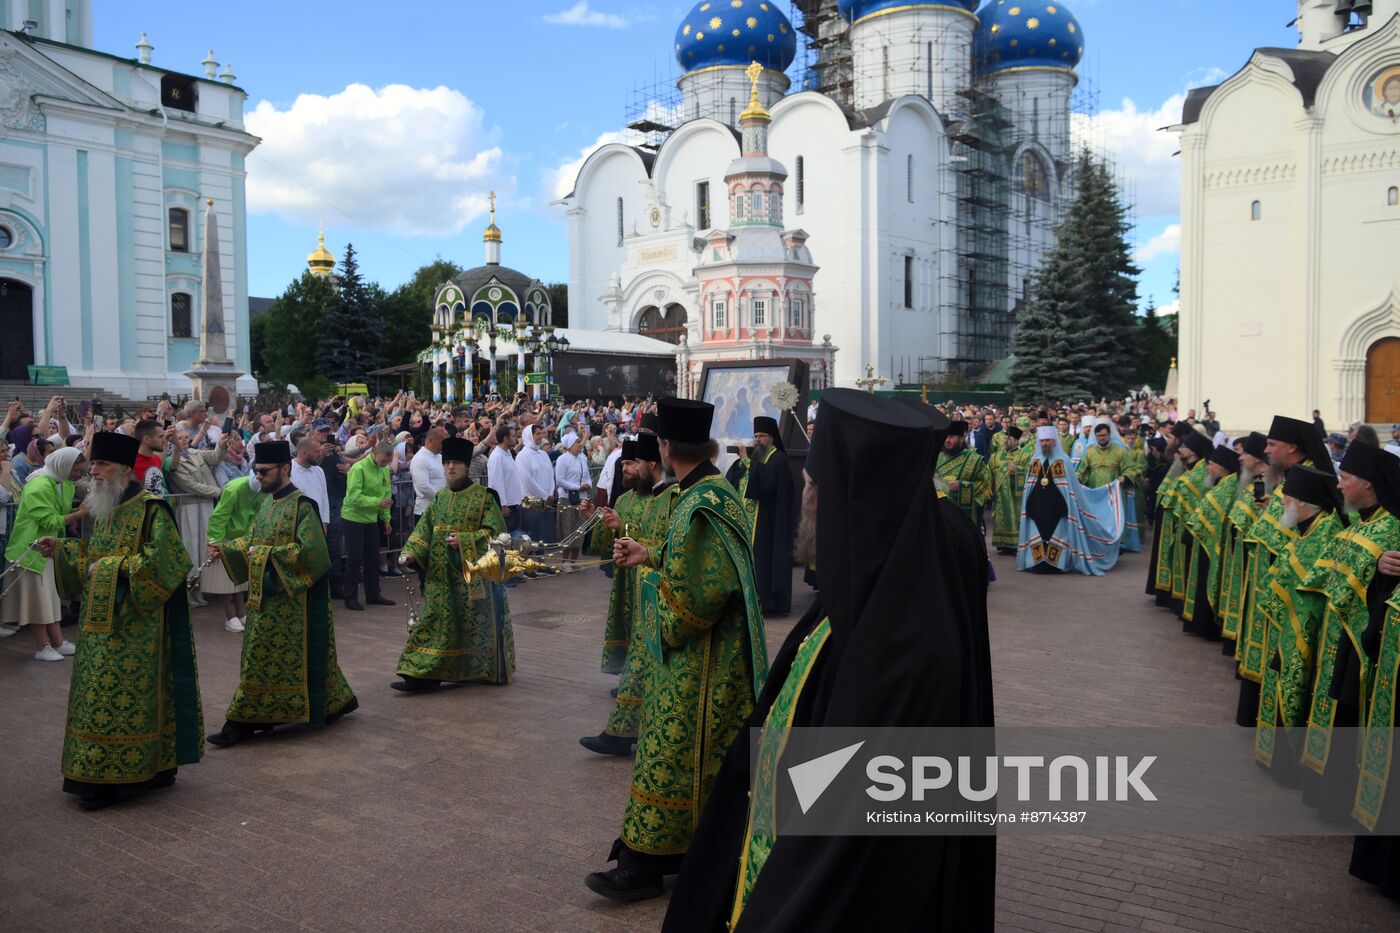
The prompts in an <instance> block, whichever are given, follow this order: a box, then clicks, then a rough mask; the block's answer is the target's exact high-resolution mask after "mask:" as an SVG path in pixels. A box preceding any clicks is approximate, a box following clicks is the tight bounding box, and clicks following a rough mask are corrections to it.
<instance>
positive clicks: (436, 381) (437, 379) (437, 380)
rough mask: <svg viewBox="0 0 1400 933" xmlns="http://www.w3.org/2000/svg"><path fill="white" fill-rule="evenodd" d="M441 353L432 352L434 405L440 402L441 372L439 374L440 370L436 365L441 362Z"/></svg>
mask: <svg viewBox="0 0 1400 933" xmlns="http://www.w3.org/2000/svg"><path fill="white" fill-rule="evenodd" d="M441 355H442V354H440V353H434V354H433V404H434V405H437V404H440V403H441V402H442V374H441V373H440V372H438V365H439V364H440V363H441V360H440V359H439V357H440V356H441Z"/></svg>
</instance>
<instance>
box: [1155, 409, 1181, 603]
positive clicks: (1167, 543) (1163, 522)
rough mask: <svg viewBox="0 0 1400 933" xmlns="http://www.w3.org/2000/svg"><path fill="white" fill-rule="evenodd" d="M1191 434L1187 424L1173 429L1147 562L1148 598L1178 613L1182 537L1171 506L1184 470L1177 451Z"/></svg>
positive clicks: (1178, 423)
mask: <svg viewBox="0 0 1400 933" xmlns="http://www.w3.org/2000/svg"><path fill="white" fill-rule="evenodd" d="M1190 431H1191V426H1190V425H1188V424H1187V423H1186V422H1184V421H1180V422H1177V423H1176V424H1174V425H1172V429H1171V434H1170V436H1168V438H1167V445H1166V449H1165V450H1164V451H1162V456H1163V457H1166V458H1168V459H1169V460H1170V462H1171V467H1170V469H1169V470H1168V472H1167V475H1166V476H1165V477H1163V478H1162V481H1161V483H1159V484H1158V486H1157V504H1156V512H1155V515H1154V516H1153V518H1154V520H1153V522H1152V557H1151V559H1150V560H1149V561H1148V562H1147V594H1148V595H1149V596H1152V597H1153V598H1154V600H1155V601H1156V603H1157V605H1158V606H1161V607H1162V608H1164V609H1176V608H1179V607H1180V603H1176V602H1174V601H1173V599H1172V544H1173V542H1174V541H1175V540H1176V539H1177V537H1178V536H1179V535H1180V531H1179V530H1178V529H1177V527H1176V523H1175V520H1174V513H1173V509H1172V506H1173V504H1174V503H1175V500H1176V482H1177V479H1178V478H1179V477H1180V476H1181V474H1182V472H1183V470H1184V469H1185V468H1184V467H1183V465H1182V463H1181V458H1180V457H1178V456H1177V451H1179V450H1180V449H1181V441H1182V438H1184V437H1186V435H1187V434H1188V433H1190Z"/></svg>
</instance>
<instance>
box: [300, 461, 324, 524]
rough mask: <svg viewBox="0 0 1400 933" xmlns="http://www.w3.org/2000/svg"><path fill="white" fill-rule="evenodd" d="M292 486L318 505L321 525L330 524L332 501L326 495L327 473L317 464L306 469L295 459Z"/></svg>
mask: <svg viewBox="0 0 1400 933" xmlns="http://www.w3.org/2000/svg"><path fill="white" fill-rule="evenodd" d="M292 485H293V486H295V487H296V488H298V489H300V490H301V491H302V492H304V493H306V494H307V495H308V496H309V497H311V500H312V501H313V502H315V503H316V508H318V509H320V510H321V524H323V525H328V524H330V520H331V499H330V496H329V495H327V494H326V474H325V471H323V470H322V469H321V468H320V467H319V466H316V465H315V464H312V465H311V466H309V467H304V466H302V465H301V464H300V463H298V462H297V460H296V458H295V457H293V458H292Z"/></svg>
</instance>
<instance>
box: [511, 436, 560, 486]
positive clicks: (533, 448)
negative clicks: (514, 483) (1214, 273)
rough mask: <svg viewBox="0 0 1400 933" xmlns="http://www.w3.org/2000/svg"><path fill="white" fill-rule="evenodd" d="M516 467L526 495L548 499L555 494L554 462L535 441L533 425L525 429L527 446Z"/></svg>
mask: <svg viewBox="0 0 1400 933" xmlns="http://www.w3.org/2000/svg"><path fill="white" fill-rule="evenodd" d="M515 469H516V472H517V473H518V474H519V475H520V484H521V486H522V487H523V489H524V492H525V495H527V496H539V497H540V498H541V499H547V498H549V497H550V496H552V495H553V494H554V464H553V463H552V462H551V461H550V459H549V454H547V453H545V452H544V451H543V450H540V448H539V445H538V444H537V443H535V435H534V430H533V426H531V427H529V428H526V429H525V446H524V447H523V448H522V449H521V451H520V456H518V457H516V458H515Z"/></svg>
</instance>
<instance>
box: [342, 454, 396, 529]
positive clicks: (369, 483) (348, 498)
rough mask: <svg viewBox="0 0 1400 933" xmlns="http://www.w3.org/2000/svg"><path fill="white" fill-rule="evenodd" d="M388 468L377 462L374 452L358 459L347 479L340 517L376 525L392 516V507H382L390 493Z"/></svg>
mask: <svg viewBox="0 0 1400 933" xmlns="http://www.w3.org/2000/svg"><path fill="white" fill-rule="evenodd" d="M390 489H391V483H390V479H389V468H388V467H386V466H379V465H378V464H377V463H375V462H374V455H373V454H370V455H369V456H366V457H364V458H363V459H361V460H357V461H355V465H354V466H352V467H351V468H350V472H349V473H348V474H346V479H345V501H344V503H342V504H341V506H340V517H341V518H342V519H344V520H345V521H347V522H358V523H359V524H361V525H373V524H375V523H377V522H387V521H388V520H389V510H388V509H382V508H380V507H379V503H380V502H381V501H382V500H384V499H390V498H393V497H392V495H391V494H390Z"/></svg>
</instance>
